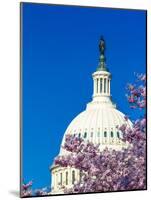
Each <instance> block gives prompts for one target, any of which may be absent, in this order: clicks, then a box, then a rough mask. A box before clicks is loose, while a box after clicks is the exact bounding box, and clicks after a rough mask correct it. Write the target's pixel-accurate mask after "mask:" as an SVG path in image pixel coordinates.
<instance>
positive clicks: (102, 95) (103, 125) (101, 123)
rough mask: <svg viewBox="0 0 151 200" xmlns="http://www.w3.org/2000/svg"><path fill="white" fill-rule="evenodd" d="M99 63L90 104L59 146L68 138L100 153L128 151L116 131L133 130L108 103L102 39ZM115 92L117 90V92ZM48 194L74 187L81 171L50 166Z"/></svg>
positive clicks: (76, 118)
mask: <svg viewBox="0 0 151 200" xmlns="http://www.w3.org/2000/svg"><path fill="white" fill-rule="evenodd" d="M99 51H100V61H99V65H98V67H97V69H96V71H95V72H94V73H93V74H92V77H93V96H92V101H91V102H89V103H88V104H87V106H86V109H85V110H84V111H83V112H81V113H80V114H79V115H77V117H75V118H74V119H73V120H72V121H71V123H70V124H69V126H68V127H67V129H66V131H65V133H64V136H63V140H62V144H61V146H63V145H64V142H65V136H66V135H67V134H71V135H78V136H79V137H82V138H84V139H85V140H88V141H90V142H93V143H94V144H100V150H103V149H104V148H106V147H108V148H112V149H116V150H120V149H122V147H127V146H128V144H127V143H124V142H122V141H121V140H120V137H122V133H121V132H120V131H119V130H118V127H119V126H121V125H123V124H127V126H129V127H132V122H131V121H130V120H127V121H126V120H125V115H124V114H123V113H122V112H120V111H119V110H117V109H116V105H115V104H114V103H113V102H112V100H111V94H110V82H111V73H110V72H109V71H108V69H107V67H106V63H105V41H104V39H103V37H101V39H100V42H99ZM117 90H118V88H117ZM65 154H67V152H66V150H64V149H63V148H62V147H61V148H60V153H59V155H65ZM50 171H51V174H52V181H51V194H62V193H63V189H62V186H64V187H66V188H71V187H73V185H74V183H75V182H76V181H78V180H80V171H79V170H78V169H74V168H71V167H60V166H57V165H54V164H53V165H52V166H51V168H50Z"/></svg>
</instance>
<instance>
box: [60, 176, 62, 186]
mask: <svg viewBox="0 0 151 200" xmlns="http://www.w3.org/2000/svg"><path fill="white" fill-rule="evenodd" d="M60 185H62V173H60Z"/></svg>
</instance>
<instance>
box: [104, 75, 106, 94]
mask: <svg viewBox="0 0 151 200" xmlns="http://www.w3.org/2000/svg"><path fill="white" fill-rule="evenodd" d="M104 93H106V78H105V79H104Z"/></svg>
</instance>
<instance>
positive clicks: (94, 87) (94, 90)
mask: <svg viewBox="0 0 151 200" xmlns="http://www.w3.org/2000/svg"><path fill="white" fill-rule="evenodd" d="M95 82H96V79H95V78H93V95H95V92H96V83H95Z"/></svg>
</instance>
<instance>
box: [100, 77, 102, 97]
mask: <svg viewBox="0 0 151 200" xmlns="http://www.w3.org/2000/svg"><path fill="white" fill-rule="evenodd" d="M100 93H102V78H101V79H100Z"/></svg>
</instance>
